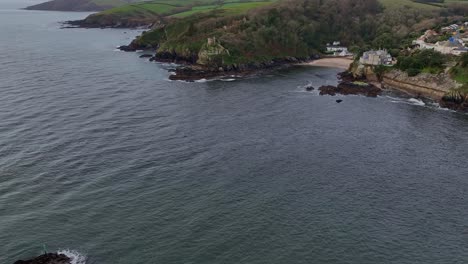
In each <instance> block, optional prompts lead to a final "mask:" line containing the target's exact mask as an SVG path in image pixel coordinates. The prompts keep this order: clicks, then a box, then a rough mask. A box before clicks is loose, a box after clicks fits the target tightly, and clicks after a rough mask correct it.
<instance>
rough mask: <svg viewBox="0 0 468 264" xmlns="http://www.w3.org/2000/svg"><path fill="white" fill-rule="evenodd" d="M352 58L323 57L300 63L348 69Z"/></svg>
mask: <svg viewBox="0 0 468 264" xmlns="http://www.w3.org/2000/svg"><path fill="white" fill-rule="evenodd" d="M352 62H353V60H352V59H351V58H348V57H346V58H323V59H318V60H314V61H311V62H306V63H302V64H301V65H310V66H320V67H330V68H340V69H345V70H346V69H348V68H349V65H351V63H352Z"/></svg>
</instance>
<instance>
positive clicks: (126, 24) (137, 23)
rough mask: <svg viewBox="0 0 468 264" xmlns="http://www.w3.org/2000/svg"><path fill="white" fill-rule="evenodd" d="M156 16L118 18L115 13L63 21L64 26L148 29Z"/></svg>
mask: <svg viewBox="0 0 468 264" xmlns="http://www.w3.org/2000/svg"><path fill="white" fill-rule="evenodd" d="M158 18H159V17H158V16H151V17H146V18H120V17H118V16H115V15H100V14H95V15H90V16H89V17H87V18H85V19H83V20H74V21H67V22H65V27H80V28H139V29H150V28H152V27H153V23H154V21H155V20H157V19H158Z"/></svg>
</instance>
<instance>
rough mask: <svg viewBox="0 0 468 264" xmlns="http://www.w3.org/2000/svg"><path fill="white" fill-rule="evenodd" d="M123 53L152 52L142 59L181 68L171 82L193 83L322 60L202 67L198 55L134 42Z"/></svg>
mask: <svg viewBox="0 0 468 264" xmlns="http://www.w3.org/2000/svg"><path fill="white" fill-rule="evenodd" d="M118 49H120V50H121V51H125V52H135V51H137V50H151V51H153V54H154V55H150V54H143V55H141V56H140V58H146V59H148V60H149V61H155V62H164V63H176V64H179V66H178V67H177V68H176V69H175V70H173V74H172V75H171V76H169V79H170V80H178V81H188V82H193V81H196V80H200V79H215V78H223V77H230V76H248V75H252V74H255V73H258V72H261V71H268V70H272V69H279V68H285V67H289V66H292V65H296V64H298V63H302V62H309V61H311V60H314V59H318V58H320V57H319V56H318V55H316V56H312V57H310V58H295V57H285V58H280V59H274V60H271V61H268V62H258V63H246V64H235V65H201V64H198V63H197V61H198V59H199V57H198V54H189V55H185V56H181V55H179V54H177V53H175V52H156V50H157V47H156V48H155V47H152V46H151V47H150V46H145V47H141V46H139V45H137V44H135V43H134V42H132V43H131V44H130V45H123V46H120V47H118Z"/></svg>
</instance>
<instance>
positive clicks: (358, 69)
mask: <svg viewBox="0 0 468 264" xmlns="http://www.w3.org/2000/svg"><path fill="white" fill-rule="evenodd" d="M350 72H351V73H352V75H353V78H354V79H357V80H359V79H367V80H368V81H369V82H378V81H379V78H378V76H377V74H376V73H375V71H374V68H373V66H366V65H363V64H361V63H359V62H353V64H351V66H350Z"/></svg>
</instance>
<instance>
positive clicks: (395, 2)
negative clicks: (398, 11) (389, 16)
mask: <svg viewBox="0 0 468 264" xmlns="http://www.w3.org/2000/svg"><path fill="white" fill-rule="evenodd" d="M379 1H380V3H382V5H383V6H384V7H385V8H400V7H412V8H417V9H422V10H431V9H438V8H440V7H437V6H435V5H428V4H423V3H417V2H413V1H411V0H379Z"/></svg>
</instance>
